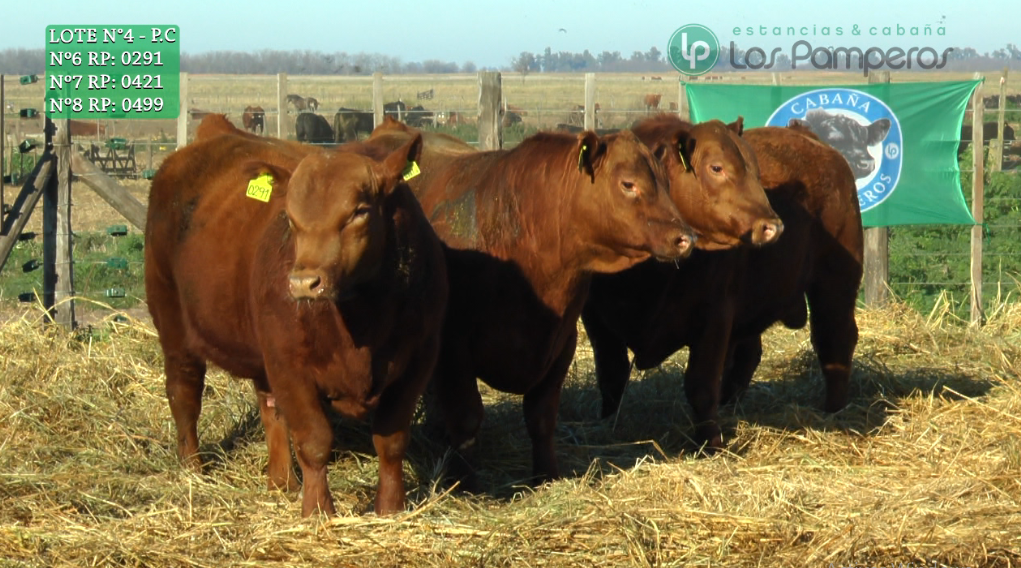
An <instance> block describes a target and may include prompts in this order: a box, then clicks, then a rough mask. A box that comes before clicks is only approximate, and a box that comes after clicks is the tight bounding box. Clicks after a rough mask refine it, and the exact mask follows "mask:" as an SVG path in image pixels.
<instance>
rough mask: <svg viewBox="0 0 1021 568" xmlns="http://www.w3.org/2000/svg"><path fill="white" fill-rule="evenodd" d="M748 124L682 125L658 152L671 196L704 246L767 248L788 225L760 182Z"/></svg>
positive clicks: (741, 122)
mask: <svg viewBox="0 0 1021 568" xmlns="http://www.w3.org/2000/svg"><path fill="white" fill-rule="evenodd" d="M743 124H744V121H743V120H742V119H740V118H739V119H738V120H737V121H736V122H734V123H732V124H730V125H726V124H724V123H722V122H720V121H718V120H710V121H708V122H703V123H700V124H696V125H694V126H690V127H689V126H687V125H685V126H679V127H678V128H677V129H676V130H675V131H674V132H673V133H672V134H671V136H670V138H669V141H668V142H667V143H663V142H660V143H658V144H656V145H655V146H654V147H653V152H654V153H655V154H656V155H657V156H658V157H659V158H660V160H661V161H662V162H663V165H664V166H665V167H666V169H667V174H668V176H669V179H670V195H671V197H672V198H673V200H674V203H675V204H677V208H678V209H679V210H680V212H681V215H682V216H683V217H684V219H685V220H687V221H688V222H689V223H691V226H692V228H694V229H695V231H696V233H698V235H699V241H698V248H701V249H706V250H719V249H728V248H732V247H734V246H737V245H739V244H741V243H746V244H752V245H763V244H767V243H771V242H773V241H775V240H776V239H777V238H779V236H780V233H781V232H783V222H782V221H781V220H780V218H779V217H778V216H777V214H776V213H775V212H774V211H773V209H772V208H771V207H770V205H769V200H768V199H767V198H766V193H765V191H764V190H763V188H762V184H761V183H760V182H759V168H758V163H757V162H756V160H755V154H754V153H753V152H752V150H751V148H750V147H749V146H748V144H747V143H746V142H745V141H744V139H743V138H741V134H742V133H743V132H744V126H743Z"/></svg>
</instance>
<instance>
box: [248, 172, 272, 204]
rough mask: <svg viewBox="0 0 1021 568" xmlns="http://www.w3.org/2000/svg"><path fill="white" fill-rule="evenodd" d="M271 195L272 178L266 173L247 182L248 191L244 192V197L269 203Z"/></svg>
mask: <svg viewBox="0 0 1021 568" xmlns="http://www.w3.org/2000/svg"><path fill="white" fill-rule="evenodd" d="M271 193H273V176H272V175H270V174H268V173H267V174H262V175H261V176H259V177H257V178H255V179H253V180H252V181H250V182H248V191H246V192H245V195H246V196H248V197H251V198H252V199H258V200H259V201H262V202H264V203H266V202H269V196H270V194H271Z"/></svg>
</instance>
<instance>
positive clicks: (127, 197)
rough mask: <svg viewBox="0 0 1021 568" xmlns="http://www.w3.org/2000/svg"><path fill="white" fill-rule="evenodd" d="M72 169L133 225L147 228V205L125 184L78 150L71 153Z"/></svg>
mask: <svg viewBox="0 0 1021 568" xmlns="http://www.w3.org/2000/svg"><path fill="white" fill-rule="evenodd" d="M71 169H72V170H73V171H74V173H75V175H77V176H78V178H79V179H80V180H81V181H82V182H84V183H85V185H87V186H89V187H90V188H92V190H93V191H95V192H96V193H97V194H99V196H100V197H102V198H103V200H104V201H106V202H107V203H109V204H110V206H111V207H113V208H114V209H116V210H117V212H118V213H120V214H121V215H123V216H124V218H125V219H127V220H128V221H129V222H130V223H131V224H132V225H134V226H136V227H138V228H139V229H142V230H145V213H146V206H145V205H143V204H142V203H141V202H140V201H138V200H137V199H135V198H134V196H132V195H131V194H130V193H128V190H127V189H124V186H122V185H121V184H119V183H117V181H116V180H114V179H113V178H111V177H110V176H108V175H106V174H105V173H103V171H102V170H100V169H99V168H97V167H96V166H95V165H93V164H92V162H90V161H88V160H86V159H85V158H84V157H82V156H81V155H80V154H78V153H77V152H72V153H71Z"/></svg>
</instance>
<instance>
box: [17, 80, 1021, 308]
mask: <svg viewBox="0 0 1021 568" xmlns="http://www.w3.org/2000/svg"><path fill="white" fill-rule="evenodd" d="M972 77H973V74H971V73H943V74H940V75H939V77H938V79H939V80H968V79H971V78H972ZM990 77H992V78H993V80H990V81H988V82H987V86H986V88H984V93H983V94H984V98H985V115H984V118H985V120H984V122H985V123H986V126H985V129H984V133H983V137H984V138H985V140H986V145H987V149H986V168H985V169H986V188H987V190H986V198H985V210H986V213H985V220H986V223H985V225H984V231H985V241H984V249H983V274H984V280H983V297H984V298H985V299H986V302H987V304H988V303H992V302H996V301H1002V300H1003V299H1013V298H1015V297H1016V296H1017V294H1018V293H1019V292H1021V285H1019V281H1021V275H1019V273H1021V250H1019V249H1021V213H1019V212H1018V211H1019V206H1021V169H1019V164H1021V144H1019V143H1018V142H1017V141H1016V140H1015V134H1014V133H1015V132H1016V131H1017V129H1018V128H1021V95H1018V93H1021V78H1019V77H1013V78H1011V79H1010V80H1009V81H1008V82H1007V84H1006V96H1005V100H1004V101H1002V104H1004V106H1005V108H1004V109H1003V110H1002V114H1003V116H1004V123H1005V133H1004V141H1003V149H1002V160H1001V161H1000V163H999V164H998V165H997V164H993V163H991V161H990V160H991V159H992V158H991V156H990V154H991V152H990V151H989V149H988V146H989V145H990V142H991V141H993V140H995V139H996V137H997V136H998V134H999V127H998V125H997V122H998V121H999V114H1000V112H1001V111H1000V109H999V105H1000V104H1001V101H1000V100H999V95H998V89H996V88H995V86H996V84H997V82H998V81H999V75H990ZM11 79H12V78H7V81H6V84H5V92H6V97H5V103H6V104H5V107H6V108H4V109H3V112H4V113H5V124H6V125H7V126H6V127H5V132H4V133H3V134H4V136H5V139H6V143H5V148H6V149H7V152H6V153H7V156H5V157H4V160H2V161H3V163H4V173H5V174H8V175H9V174H11V173H13V172H14V171H16V170H18V169H22V170H23V169H24V167H26V166H28V165H29V163H30V162H31V160H29V159H27V158H22V157H21V156H22V153H20V152H19V151H18V149H17V148H18V146H19V144H21V142H22V141H24V140H26V139H36V140H42V138H43V135H42V116H41V114H42V113H41V112H39V113H38V114H36V115H35V116H33V117H29V118H22V117H21V110H22V109H26V108H37V109H41V107H42V101H43V95H44V93H43V83H44V82H43V81H40V82H39V83H37V84H33V85H26V86H20V87H19V86H18V85H16V84H15V83H16V78H13V79H14V81H13V82H12V81H11ZM665 79H666V80H664V79H663V78H659V79H654V78H653V77H651V76H643V75H640V74H599V75H598V76H597V77H596V98H595V100H596V112H595V115H596V127H597V128H601V129H618V128H627V127H629V126H630V125H631V124H632V123H633V122H635V121H636V120H639V119H641V118H642V117H644V116H647V115H649V114H651V113H655V112H660V111H667V112H669V111H675V110H676V109H678V107H680V106H682V105H681V104H680V103H681V101H680V100H679V97H680V94H681V93H680V89H679V87H678V83H677V81H676V77H674V78H670V77H667V78H665ZM714 79H715V80H722V81H724V82H734V83H744V84H774V83H780V84H791V85H795V84H855V83H862V82H863V78H862V77H861V76H860V75H856V74H853V73H805V74H774V75H771V74H769V73H748V74H745V75H738V74H733V73H731V74H725V75H722V76H719V77H714ZM891 80H892V81H894V82H896V81H918V80H933V76H932V75H927V74H921V73H904V74H897V73H894V74H893V76H892V77H891ZM382 84H383V91H382V95H383V101H384V102H386V103H397V102H400V103H403V107H402V110H401V112H402V118H408V115H407V114H406V113H407V112H408V111H412V110H413V109H415V108H416V107H420V109H419V110H420V111H421V112H420V114H419V115H412V116H416V117H418V118H422V119H423V120H422V122H421V123H420V126H421V127H423V128H426V129H436V130H440V131H445V132H450V133H453V134H455V135H457V136H459V137H461V138H462V139H464V140H466V141H468V142H469V143H474V144H477V143H478V129H477V124H476V121H477V116H478V100H479V83H478V78H477V76H475V75H464V74H459V75H416V76H410V75H408V76H405V75H392V76H386V77H384V79H383V83H382ZM186 88H187V98H186V101H185V103H184V107H185V108H186V109H187V111H188V115H189V116H188V130H187V131H188V135H189V138H190V137H191V136H193V135H194V132H195V127H196V126H197V124H198V122H199V119H201V117H202V116H204V115H205V114H206V113H223V114H226V115H227V117H228V119H229V120H231V121H232V122H233V123H235V124H236V125H237V126H238V127H242V126H243V124H242V114H243V113H244V111H245V108H246V107H249V106H260V107H262V108H263V109H264V112H265V120H264V126H263V130H262V133H263V134H265V135H271V136H275V135H276V133H277V132H278V122H279V121H280V120H284V121H285V123H284V124H283V125H281V126H282V128H281V130H283V131H284V132H285V133H286V134H285V135H286V136H287V137H288V138H294V137H295V134H294V132H295V124H294V121H295V120H296V119H297V117H298V116H299V114H300V112H302V111H300V110H299V109H297V108H296V107H294V106H293V105H291V104H285V105H284V106H283V107H281V106H280V105H279V103H278V101H279V100H280V98H281V97H280V96H279V94H278V77H277V76H258V75H234V76H231V75H190V76H188V81H187V87H186ZM286 92H287V93H293V94H298V95H300V96H301V97H303V98H305V99H306V100H307V99H309V98H312V99H315V101H316V103H317V104H316V105H315V110H314V111H312V112H315V113H316V114H319V115H321V116H323V117H324V118H327V122H328V123H330V124H331V125H333V124H334V120H333V118H334V115H335V114H336V113H337V112H339V111H340V110H341V109H349V110H353V111H358V112H369V113H371V112H372V110H373V109H372V106H373V78H372V77H346V76H330V77H321V76H314V77H313V76H289V77H287V78H286ZM990 93H992V94H990ZM502 98H503V105H504V146H505V147H512V146H514V145H516V144H517V143H518V142H520V140H522V139H524V138H525V137H527V136H528V135H530V134H532V133H534V132H537V131H539V130H546V129H555V128H557V127H559V126H562V125H570V126H582V124H583V116H584V115H583V111H584V106H583V104H584V100H585V78H584V75H583V74H563V75H547V74H525V75H522V74H518V73H505V74H504V75H503V81H502ZM304 112H308V109H306V110H305V111H304ZM971 123H972V121H971V109H970V106H969V109H968V111H967V116H966V117H965V121H964V124H965V128H964V129H963V132H962V134H961V145H960V158H961V175H962V187H963V188H965V190H964V193H965V198H966V201H968V203H969V204H970V198H971V196H970V191H969V188H970V187H971V183H970V178H971V172H972V166H971V163H970V155H971V154H972V153H973V152H972V151H971V149H970V146H971V140H972V136H971V133H970V125H971ZM94 124H95V127H94V129H93V130H91V131H90V132H91V135H85V136H77V137H75V138H74V142H75V143H76V144H77V145H78V148H79V150H81V151H85V152H92V155H93V157H96V158H98V159H99V160H103V159H107V160H111V159H112V158H111V157H110V154H111V153H115V154H116V153H117V152H120V155H123V154H125V153H126V152H128V151H129V149H130V153H131V157H132V161H131V167H130V168H126V169H127V171H123V172H112V173H115V174H119V175H121V176H122V177H127V178H136V179H139V182H138V183H145V182H144V180H143V179H142V178H144V177H147V176H146V174H149V175H151V173H152V172H153V171H155V170H156V169H157V168H158V167H159V165H160V163H161V162H162V160H163V159H164V158H165V157H166V156H168V155H169V154H170V153H172V152H173V150H174V149H175V148H176V147H177V140H176V134H177V123H176V121H173V120H108V121H96V122H95V123H94ZM363 135H364V134H363ZM113 138H118V139H122V140H123V142H122V146H121V147H119V149H118V148H113V147H111V146H110V144H109V141H110V140H111V139H113ZM28 154H31V152H29V153H28ZM16 156H17V157H16ZM22 162H24V163H22ZM101 165H102V164H101ZM996 166H998V167H996ZM995 170H999V171H995ZM84 189H85V188H82V190H84ZM12 193H13V192H12V190H11V189H10V188H8V190H7V195H11V194H12ZM140 199H143V201H144V190H143V195H141V196H140ZM75 210H76V207H74V204H73V206H72V226H78V225H76V224H75V223H76V221H75V214H76V211H75ZM110 224H111V225H114V224H117V222H116V221H111V223H110ZM970 231H971V228H970V227H967V226H904V227H894V228H892V229H891V234H890V282H889V284H890V287H891V290H892V291H893V293H894V294H895V295H897V296H898V297H901V298H905V299H908V300H909V301H912V302H914V303H916V305H917V306H918V307H919V308H920V309H923V310H925V309H929V308H931V307H932V305H934V303H935V301H936V298H938V297H939V296H941V295H948V296H950V297H951V298H952V299H953V300H954V302H955V303H956V305H957V306H958V307H959V308H961V309H962V310H963V309H966V304H967V302H968V298H969V290H970V286H971V283H970V268H969V260H970V249H969V243H970ZM133 239H137V242H136V241H134V240H133ZM100 241H101V242H102V243H103V244H102V245H101V246H100V245H96V244H95V243H97V242H100ZM30 243H31V241H26V242H25V243H23V244H19V247H21V248H22V249H24V250H31V246H33V245H31V244H30ZM117 243H134V244H132V245H131V246H132V247H134V246H137V247H139V248H138V250H133V249H131V248H130V247H129V248H128V249H127V250H124V251H120V249H119V248H118V247H120V246H122V245H120V244H117ZM97 246H99V249H98V252H97V248H96V247H97ZM140 247H141V240H140V234H138V233H137V232H136V231H135V230H134V229H132V230H131V231H128V233H127V234H126V235H119V236H114V235H112V234H106V233H102V232H99V233H95V232H89V233H86V232H82V233H80V234H79V235H78V236H77V237H76V242H75V246H74V252H75V257H74V258H75V260H74V262H75V267H76V275H75V278H76V282H75V292H76V293H77V294H78V295H79V296H83V297H87V298H92V299H95V300H97V301H104V302H107V303H110V304H111V305H114V306H115V307H127V306H129V305H130V304H132V303H133V302H134V303H137V302H139V301H142V300H143V299H144V293H143V292H142V289H141V282H142V277H141V266H140V264H141V255H140V250H141V249H140ZM106 249H110V250H111V251H113V252H110V253H109V254H106V253H105V252H104V251H105V250H106ZM135 253H139V254H135ZM97 254H99V255H102V254H106V256H97ZM19 258H23V257H19ZM40 258H41V257H40ZM112 259H123V260H124V261H125V262H124V263H122V262H120V260H112ZM29 260H30V259H28V258H23V259H22V260H21V262H22V264H17V262H15V261H14V259H13V258H12V260H11V261H9V262H8V265H7V268H5V270H4V278H5V279H9V278H8V277H9V275H10V274H11V273H12V272H13V271H19V272H20V271H22V269H23V268H24V266H23V265H24V264H25V263H28V262H29ZM33 274H36V273H34V272H33V270H25V271H24V272H21V276H19V279H20V280H19V281H24V282H25V283H26V284H24V285H20V284H19V286H20V287H21V288H24V289H25V290H24V291H22V292H19V293H20V294H23V293H26V292H28V291H29V290H31V289H32V288H33V287H35V286H41V277H35V276H31V275H33ZM32 278H37V279H38V280H39V282H38V283H34V282H35V281H34V280H32ZM10 288H11V286H5V292H4V293H5V294H8V295H9V294H10ZM111 290H112V291H111ZM121 292H123V295H119V294H120V293H121Z"/></svg>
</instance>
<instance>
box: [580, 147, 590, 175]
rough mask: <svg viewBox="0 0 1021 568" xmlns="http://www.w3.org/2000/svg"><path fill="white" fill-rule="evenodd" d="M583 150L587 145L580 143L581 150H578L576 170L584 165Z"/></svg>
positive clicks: (586, 148)
mask: <svg viewBox="0 0 1021 568" xmlns="http://www.w3.org/2000/svg"><path fill="white" fill-rule="evenodd" d="M585 150H588V145H587V144H582V145H581V151H580V152H578V171H581V170H582V169H584V167H585V166H584V164H585Z"/></svg>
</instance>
